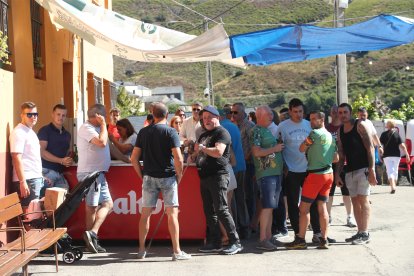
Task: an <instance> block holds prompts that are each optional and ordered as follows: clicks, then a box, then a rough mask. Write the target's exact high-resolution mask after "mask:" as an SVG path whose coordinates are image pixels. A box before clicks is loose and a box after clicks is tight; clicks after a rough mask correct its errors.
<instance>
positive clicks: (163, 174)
mask: <svg viewBox="0 0 414 276" xmlns="http://www.w3.org/2000/svg"><path fill="white" fill-rule="evenodd" d="M152 115H153V116H154V123H153V124H151V125H149V126H147V127H145V128H143V129H141V131H140V132H139V133H138V137H137V141H136V143H135V147H134V150H133V151H132V155H131V163H132V165H133V166H134V169H135V171H136V172H137V174H138V177H139V178H141V179H143V182H142V213H141V218H140V220H139V250H138V256H137V257H138V259H144V258H145V256H146V255H147V252H146V251H145V240H146V238H147V234H148V230H149V224H150V217H151V212H152V211H153V209H154V208H155V207H156V204H157V200H158V195H159V193H160V191H161V193H162V197H163V199H164V208H165V213H166V214H167V216H168V230H169V231H170V236H171V242H172V246H173V254H172V260H173V261H179V260H188V259H191V255H189V254H187V253H185V252H184V251H182V250H181V249H180V241H179V239H180V232H179V229H180V228H179V224H178V206H179V204H178V183H180V180H181V178H182V173H183V156H182V155H181V150H180V138H179V136H178V133H177V131H176V130H175V129H174V128H171V127H169V126H168V124H166V123H167V116H168V109H167V107H166V106H165V105H164V104H163V103H155V104H154V106H153V111H152ZM141 156H143V158H144V169H143V170H142V169H141V165H140V163H139V160H140V157H141Z"/></svg>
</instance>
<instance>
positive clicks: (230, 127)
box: [220, 119, 246, 173]
mask: <svg viewBox="0 0 414 276" xmlns="http://www.w3.org/2000/svg"><path fill="white" fill-rule="evenodd" d="M220 125H221V126H222V127H224V128H225V129H226V130H227V131H228V132H229V133H230V137H231V146H232V148H233V151H234V155H235V156H236V161H237V162H236V166H235V167H233V171H234V173H237V172H241V171H245V170H246V161H245V160H244V153H243V147H242V140H241V135H240V130H239V128H238V127H237V126H236V125H235V124H233V123H232V122H231V121H230V120H229V119H224V120H222V121H220Z"/></svg>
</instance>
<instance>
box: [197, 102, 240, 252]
mask: <svg viewBox="0 0 414 276" xmlns="http://www.w3.org/2000/svg"><path fill="white" fill-rule="evenodd" d="M202 116H203V124H204V126H205V128H206V130H207V131H206V132H204V133H203V134H201V136H200V137H199V138H198V141H197V144H196V145H195V147H194V150H195V152H194V153H193V155H191V156H190V159H191V160H190V161H193V160H195V161H196V164H197V167H198V174H199V176H200V191H201V198H202V199H203V209H204V215H205V216H206V222H207V226H208V228H209V238H208V239H207V240H208V243H207V244H206V245H205V246H204V247H202V248H200V251H201V252H220V251H223V253H224V254H226V255H234V254H236V253H238V252H240V251H241V250H243V247H242V246H241V244H240V239H239V235H238V234H237V231H236V226H235V224H234V221H233V218H232V217H231V215H230V212H229V208H228V204H227V186H228V185H229V181H230V176H229V172H228V171H227V164H228V163H229V156H230V144H231V138H230V134H229V132H228V131H227V130H226V129H225V128H223V127H221V126H220V122H219V112H218V111H217V109H215V108H214V107H212V106H206V107H205V108H204V109H203V115H202ZM219 221H220V222H221V223H222V224H223V226H224V228H225V229H226V232H227V236H228V237H229V245H228V246H227V247H226V248H224V249H223V248H222V247H221V237H220V226H219Z"/></svg>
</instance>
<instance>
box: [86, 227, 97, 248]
mask: <svg viewBox="0 0 414 276" xmlns="http://www.w3.org/2000/svg"><path fill="white" fill-rule="evenodd" d="M96 239H97V236H96V234H95V232H93V231H85V232H84V233H83V240H84V241H85V243H86V248H88V250H89V251H90V252H92V253H98V250H97V249H96V247H95V245H96Z"/></svg>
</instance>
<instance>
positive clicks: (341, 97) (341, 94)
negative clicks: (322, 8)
mask: <svg viewBox="0 0 414 276" xmlns="http://www.w3.org/2000/svg"><path fill="white" fill-rule="evenodd" d="M339 1H340V0H335V3H334V9H335V12H334V14H335V20H334V27H335V28H340V27H343V26H344V25H345V21H344V19H345V8H342V7H340V6H339ZM336 70H337V71H336V100H337V103H338V104H341V103H347V102H348V83H347V78H348V76H347V71H346V54H340V55H337V56H336Z"/></svg>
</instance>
